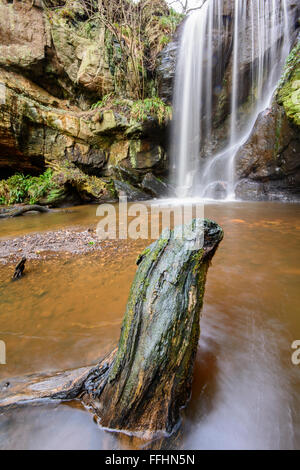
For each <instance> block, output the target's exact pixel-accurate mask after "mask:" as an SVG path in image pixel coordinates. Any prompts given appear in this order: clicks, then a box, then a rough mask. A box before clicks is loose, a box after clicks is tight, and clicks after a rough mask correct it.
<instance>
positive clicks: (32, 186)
mask: <svg viewBox="0 0 300 470" xmlns="http://www.w3.org/2000/svg"><path fill="white" fill-rule="evenodd" d="M58 193H59V187H58V185H57V184H56V183H55V181H54V180H53V171H52V170H51V169H50V168H48V169H47V170H46V171H45V173H43V174H42V175H40V176H28V175H27V176H25V175H23V174H21V173H16V174H15V175H13V176H11V177H10V178H8V179H7V180H2V181H0V204H7V205H9V204H18V203H26V204H36V203H37V202H38V201H40V200H41V199H42V198H43V197H46V196H48V201H49V203H50V201H51V200H53V199H55V198H56V196H57V195H58Z"/></svg>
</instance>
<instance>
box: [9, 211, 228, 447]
mask: <svg viewBox="0 0 300 470" xmlns="http://www.w3.org/2000/svg"><path fill="white" fill-rule="evenodd" d="M181 229H182V227H177V228H176V229H175V230H174V231H172V232H170V231H169V230H166V231H164V232H163V233H162V235H161V237H160V238H159V240H157V241H156V242H155V243H153V244H152V245H151V246H150V247H149V248H147V249H146V250H145V251H144V252H143V253H142V254H141V255H140V257H139V258H138V260H137V264H138V266H139V267H138V270H137V273H136V276H135V279H134V281H133V284H132V287H131V292H130V295H129V300H128V304H127V309H126V313H125V316H124V320H123V325H122V330H121V337H120V341H119V346H118V348H117V350H116V351H113V352H112V353H111V354H110V355H109V356H108V357H107V358H106V359H105V360H103V361H102V362H101V363H100V364H99V365H98V366H96V367H93V368H92V369H84V370H82V369H81V370H79V371H78V372H76V371H75V372H74V371H71V372H67V373H62V374H59V375H56V376H55V377H52V378H49V377H44V379H43V380H41V379H40V380H38V379H34V384H32V385H29V386H28V384H27V385H26V387H24V386H23V387H22V386H20V381H16V383H14V382H13V381H11V383H10V384H9V387H6V385H5V384H2V386H1V384H0V409H1V407H5V406H11V405H13V404H18V403H20V402H22V403H25V402H26V401H32V400H34V399H39V400H41V399H49V398H54V399H61V400H63V399H66V400H67V399H71V398H72V399H73V398H75V397H78V398H81V399H82V400H83V402H84V403H85V404H86V405H88V406H89V407H91V408H92V409H93V411H94V412H95V413H96V415H97V416H98V417H99V420H100V424H101V425H102V426H103V427H106V428H110V429H114V430H123V431H127V432H131V433H135V434H137V435H140V436H142V437H143V438H152V437H154V436H158V435H160V434H161V433H163V434H164V433H170V432H172V431H173V430H174V427H175V426H176V425H177V424H178V423H179V419H180V408H181V407H183V406H185V405H186V404H187V401H188V399H189V397H190V394H191V385H192V379H193V369H194V360H195V355H196V351H197V347H198V341H199V335H200V325H199V323H200V322H199V320H200V311H201V307H202V303H203V296H204V287H205V280H206V274H207V270H208V267H209V264H210V262H211V260H212V258H213V256H214V253H215V251H216V249H217V247H218V245H219V243H220V242H221V240H222V238H223V231H222V229H221V228H220V227H219V226H218V225H217V224H216V223H214V222H211V221H209V220H205V221H201V220H194V221H192V222H191V223H190V224H188V225H186V226H184V237H183V238H182V237H181V238H177V236H180V231H181ZM201 234H204V243H203V244H202V245H201V243H199V242H201ZM31 380H32V379H31Z"/></svg>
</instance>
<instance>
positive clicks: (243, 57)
mask: <svg viewBox="0 0 300 470" xmlns="http://www.w3.org/2000/svg"><path fill="white" fill-rule="evenodd" d="M287 2H288V0H280V1H278V0H232V1H229V0H206V2H205V3H204V5H203V6H202V8H201V9H199V10H198V11H196V12H194V13H192V14H191V15H190V16H189V17H188V18H187V20H186V22H185V24H184V27H183V32H182V37H181V43H180V48H179V56H178V60H177V68H176V77H175V90H174V102H173V108H174V116H173V130H172V148H171V155H172V157H173V180H175V181H174V182H175V185H176V188H177V195H178V197H187V196H200V197H202V198H218V199H220V198H222V199H226V198H227V199H234V188H235V176H234V173H235V171H234V167H235V164H234V160H235V155H236V153H237V150H238V149H239V148H240V146H241V145H242V144H243V143H244V142H245V141H246V139H247V138H248V136H249V134H250V132H251V130H252V128H253V126H254V123H255V121H256V119H257V116H258V114H259V113H260V112H261V111H262V110H263V109H265V108H266V107H267V106H268V104H269V102H270V100H271V97H272V94H273V92H274V89H275V87H276V84H277V82H278V80H279V78H280V74H281V72H282V67H283V64H284V61H285V59H286V57H287V55H288V53H289V50H290V45H291V33H290V26H289V24H290V22H289V20H290V19H289V13H288V3H287ZM226 107H227V110H226ZM224 110H225V111H224ZM222 113H223V117H222ZM220 115H221V117H220ZM220 123H221V125H220ZM220 129H221V131H220Z"/></svg>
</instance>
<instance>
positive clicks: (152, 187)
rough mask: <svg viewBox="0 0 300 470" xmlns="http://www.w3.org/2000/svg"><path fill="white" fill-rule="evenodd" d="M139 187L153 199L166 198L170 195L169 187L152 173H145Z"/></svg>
mask: <svg viewBox="0 0 300 470" xmlns="http://www.w3.org/2000/svg"><path fill="white" fill-rule="evenodd" d="M141 187H142V189H143V190H144V191H146V192H147V193H149V194H150V195H151V196H153V197H157V198H160V197H167V196H168V195H169V193H170V188H169V186H168V185H167V184H166V183H164V182H163V181H161V180H159V179H158V178H156V177H155V176H154V175H153V174H152V173H147V175H146V176H145V177H144V179H143V181H142V184H141Z"/></svg>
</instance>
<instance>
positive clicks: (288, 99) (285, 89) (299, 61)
mask: <svg viewBox="0 0 300 470" xmlns="http://www.w3.org/2000/svg"><path fill="white" fill-rule="evenodd" d="M277 102H278V104H280V105H281V106H283V107H284V111H285V113H286V115H287V117H288V118H289V119H290V120H291V122H292V123H293V124H295V125H296V126H298V127H299V128H300V38H299V40H298V43H297V45H296V46H295V47H294V49H293V50H292V52H291V54H290V55H289V57H288V60H287V64H286V68H285V72H284V74H283V77H282V79H281V82H280V84H279V87H278V91H277Z"/></svg>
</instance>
